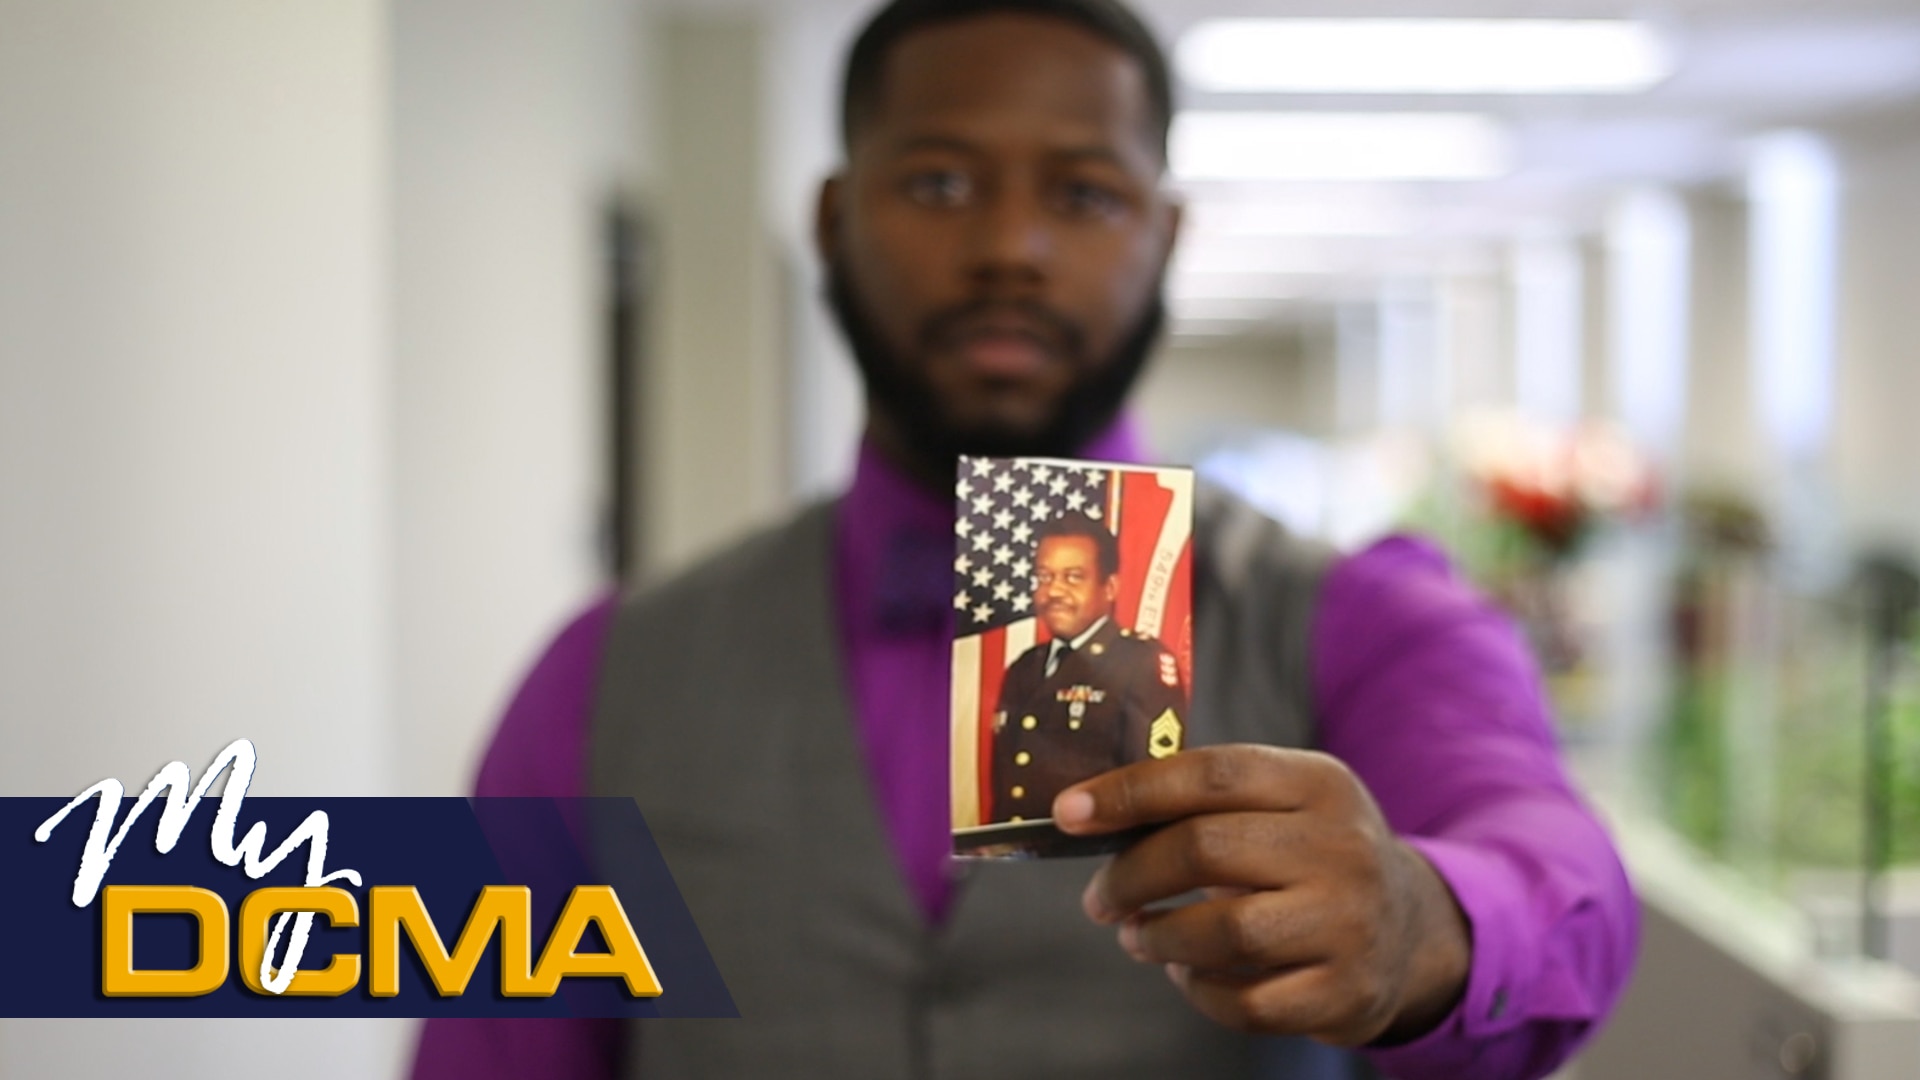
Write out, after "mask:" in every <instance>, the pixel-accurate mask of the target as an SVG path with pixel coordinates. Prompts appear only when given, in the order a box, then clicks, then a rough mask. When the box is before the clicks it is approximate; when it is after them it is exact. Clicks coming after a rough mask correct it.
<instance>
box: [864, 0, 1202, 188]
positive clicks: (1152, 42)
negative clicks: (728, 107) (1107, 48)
mask: <svg viewBox="0 0 1920 1080" xmlns="http://www.w3.org/2000/svg"><path fill="white" fill-rule="evenodd" d="M994 14H1015V15H1040V16H1044V17H1046V18H1052V19H1062V20H1065V21H1067V22H1070V23H1072V24H1074V25H1075V26H1078V27H1080V28H1081V29H1083V30H1087V31H1090V32H1092V33H1093V34H1094V35H1095V36H1097V37H1100V38H1102V39H1104V40H1106V41H1107V42H1109V43H1111V44H1113V45H1114V46H1116V47H1118V48H1119V49H1120V51H1122V52H1124V53H1126V54H1127V55H1128V56H1129V57H1131V58H1132V59H1133V61H1134V62H1135V63H1137V64H1139V65H1140V72H1141V74H1142V75H1144V76H1145V77H1146V81H1147V106H1148V108H1149V110H1150V116H1149V118H1148V119H1149V122H1150V123H1151V125H1152V128H1151V131H1150V134H1151V135H1152V136H1153V139H1154V144H1155V145H1156V146H1157V147H1158V148H1159V150H1160V159H1161V160H1162V161H1165V160H1166V157H1167V129H1168V128H1169V127H1170V126H1171V125H1172V123H1173V79H1172V76H1171V75H1169V74H1168V69H1167V55H1166V53H1164V52H1162V51H1161V49H1160V42H1159V41H1158V40H1156V39H1155V38H1154V36H1153V31H1151V30H1149V29H1147V25H1146V24H1145V23H1143V22H1141V21H1140V17H1139V16H1138V15H1135V14H1134V13H1133V12H1132V11H1131V10H1130V9H1128V8H1127V6H1126V5H1124V4H1122V3H1120V0H892V2H891V3H889V4H887V5H886V6H885V7H883V8H881V9H880V10H879V11H878V12H875V13H874V16H873V18H871V19H869V20H868V21H867V25H866V26H865V27H863V28H862V29H861V31H860V36H859V37H856V38H855V39H854V41H853V49H852V50H851V51H850V52H848V54H847V68H846V74H845V77H844V78H843V80H842V82H841V86H840V143H841V146H842V147H843V148H845V149H847V150H851V149H852V147H853V133H854V131H855V130H856V129H857V128H859V126H860V125H861V124H862V123H864V122H865V121H866V119H867V118H868V117H869V116H870V115H872V113H873V110H874V106H875V105H876V104H878V102H879V98H880V82H881V75H882V74H883V73H884V71H885V69H886V62H887V54H888V53H890V52H892V51H893V47H894V46H895V45H897V44H899V43H900V39H902V38H904V37H906V36H907V35H909V34H911V33H913V32H914V31H915V30H921V29H925V28H926V27H929V26H934V25H937V24H940V23H947V22H955V21H958V20H960V19H969V18H974V17H976V16H980V15H994Z"/></svg>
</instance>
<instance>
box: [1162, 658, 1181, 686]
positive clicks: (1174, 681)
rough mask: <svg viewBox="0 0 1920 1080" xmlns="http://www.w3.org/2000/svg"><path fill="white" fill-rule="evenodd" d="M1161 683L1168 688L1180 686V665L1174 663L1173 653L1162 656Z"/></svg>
mask: <svg viewBox="0 0 1920 1080" xmlns="http://www.w3.org/2000/svg"><path fill="white" fill-rule="evenodd" d="M1160 681H1161V682H1163V683H1166V684H1167V685H1168V686H1179V685H1180V665H1179V664H1177V663H1175V662H1174V659H1173V654H1172V653H1164V652H1163V653H1161V654H1160Z"/></svg>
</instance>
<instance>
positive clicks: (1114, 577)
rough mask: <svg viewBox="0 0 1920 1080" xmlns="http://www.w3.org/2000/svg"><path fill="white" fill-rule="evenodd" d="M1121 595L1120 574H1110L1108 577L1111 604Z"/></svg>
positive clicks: (1108, 596) (1108, 598)
mask: <svg viewBox="0 0 1920 1080" xmlns="http://www.w3.org/2000/svg"><path fill="white" fill-rule="evenodd" d="M1119 596H1120V575H1119V574H1110V575H1108V577H1107V603H1109V604H1111V603H1113V602H1114V601H1115V600H1116V599H1118V598H1119Z"/></svg>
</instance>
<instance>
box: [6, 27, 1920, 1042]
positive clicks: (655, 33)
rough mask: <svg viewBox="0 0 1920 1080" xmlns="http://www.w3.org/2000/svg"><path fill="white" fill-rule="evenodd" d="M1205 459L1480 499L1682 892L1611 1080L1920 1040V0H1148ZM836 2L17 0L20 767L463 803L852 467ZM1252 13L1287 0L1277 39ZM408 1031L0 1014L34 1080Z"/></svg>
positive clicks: (1523, 602)
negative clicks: (590, 614)
mask: <svg viewBox="0 0 1920 1080" xmlns="http://www.w3.org/2000/svg"><path fill="white" fill-rule="evenodd" d="M1143 8H1144V11H1145V13H1146V14H1147V15H1148V16H1149V17H1150V20H1151V21H1152V22H1153V23H1154V24H1155V26H1156V27H1157V28H1158V29H1159V30H1160V31H1161V33H1162V35H1163V40H1165V41H1166V42H1167V43H1168V44H1169V46H1170V47H1172V48H1173V49H1174V51H1175V56H1176V58H1177V62H1178V74H1179V83H1180V87H1179V95H1180V102H1181V105H1182V110H1181V113H1180V116H1179V119H1178V121H1177V124H1176V129H1175V133H1174V161H1173V166H1174V169H1173V171H1174V182H1175V183H1177V184H1178V185H1179V186H1180V188H1181V189H1182V190H1183V191H1184V192H1185V194H1186V196H1187V198H1188V200H1189V203H1190V207H1191V210H1190V218H1189V222H1190V225H1191V226H1192V227H1191V229H1190V232H1189V235H1188V236H1187V238H1186V242H1185V244H1184V246H1183V248H1182V250H1181V253H1180V255H1179V257H1178V262H1177V265H1176V267H1175V269H1174V271H1173V274H1172V277H1171V280H1170V283H1169V288H1170V296H1171V303H1172V311H1173V316H1174V317H1173V322H1172V327H1171V333H1170V335H1169V337H1168V339H1167V341H1166V343H1165V345H1164V347H1163V349H1162V350H1161V354H1160V356H1159V358H1158V360H1157V363H1156V365H1155V367H1154V368H1153V369H1152V371H1151V373H1150V374H1149V376H1148V378H1147V381H1146V383H1145V385H1144V386H1143V388H1142V390H1141V392H1140V393H1139V395H1138V396H1137V399H1136V402H1137V404H1136V414H1137V416H1138V418H1139V419H1140V420H1141V422H1142V424H1143V426H1144V428H1145V430H1146V431H1147V432H1148V434H1149V436H1150V441H1151V442H1152V444H1153V445H1154V447H1155V449H1156V452H1157V453H1158V455H1159V456H1160V457H1161V458H1163V459H1165V460H1168V461H1182V462H1191V463H1194V464H1196V465H1197V466H1198V467H1199V468H1200V469H1202V470H1203V471H1204V472H1206V473H1207V474H1209V475H1211V476H1213V477H1214V478H1215V479H1217V480H1219V481H1220V482H1222V483H1225V484H1228V485H1230V486H1233V487H1235V488H1237V489H1239V490H1240V491H1242V492H1243V493H1244V494H1246V495H1247V496H1248V497H1249V498H1251V499H1253V500H1254V501H1256V502H1257V503H1259V504H1260V505H1261V506H1263V507H1264V508H1266V509H1267V510H1269V511H1270V512H1271V513H1273V514H1275V515H1276V516H1278V517H1280V518H1282V519H1283V520H1285V521H1287V522H1288V523H1289V524H1291V525H1293V526H1294V527H1296V528H1298V529H1300V530H1302V531H1304V532H1309V533H1314V534H1318V535H1323V536H1326V537H1329V538H1332V539H1334V540H1337V541H1339V542H1341V543H1345V544H1355V543H1361V542H1364V541H1366V540H1367V539H1369V538H1371V537H1374V536H1378V535H1381V534H1382V533H1385V532H1388V531H1392V530H1394V529H1399V528H1408V527H1411V528H1418V529H1422V530H1425V531H1428V532H1430V533H1433V534H1435V535H1437V536H1439V537H1441V538H1442V539H1443V540H1445V541H1446V542H1447V543H1448V544H1449V546H1450V547H1451V549H1452V550H1453V551H1454V553H1455V554H1456V556H1457V557H1458V558H1459V560H1460V562H1461V565H1462V567H1463V569H1464V570H1465V571H1466V572H1467V573H1469V574H1471V575H1473V576H1474V577H1475V578H1476V579H1477V580H1478V581H1479V582H1480V583H1481V584H1482V585H1484V586H1485V587H1486V588H1487V589H1488V590H1489V591H1491V592H1492V593H1493V594H1494V595H1496V596H1497V597H1498V598H1500V599H1501V600H1502V602H1504V603H1506V604H1507V605H1508V606H1509V607H1510V608H1511V609H1512V610H1513V611H1514V613H1515V615H1516V617H1517V618H1519V619H1520V621H1521V622H1522V624H1523V625H1524V626H1525V628H1526V630H1527V632H1528V634H1529V635H1530V637H1531V639H1532V640H1533V642H1534V643H1535V645H1536V647H1537V649H1538V651H1539V653H1540V656H1541V659H1542V663H1543V665H1544V667H1545V668H1546V670H1547V672H1548V676H1549V680H1550V682H1551V684H1552V689H1553V692H1554V696H1555V699H1556V701H1557V703H1558V706H1559V713H1560V723H1561V727H1562V737H1563V739H1564V741H1565V743H1566V745H1567V747H1568V750H1569V754H1570V756H1571V758H1572V760H1573V762H1574V765H1575V767H1576V770H1577V771H1578V773H1579V774H1580V776H1581V778H1582V780H1583V782H1584V783H1585V784H1586V786H1587V788H1588V789H1589V791H1590V792H1591V793H1592V797H1593V798H1594V800H1595V801H1596V803H1598V804H1599V805H1600V806H1601V808H1602V809H1603V811H1604V812H1605V813H1606V815H1607V817H1608V818H1609V820H1610V821H1611V822H1612V823H1613V825H1614V827H1615V829H1616V830H1617V832H1618V834H1619V836H1620V839H1621V843H1622V847H1623V849H1624V851H1625V853H1626V855H1627V858H1628V861H1629V864H1630V866H1631V868H1632V870H1633V873H1634V875H1635V878H1636V881H1637V883H1638V885H1639V888H1640V890H1641V892H1642V894H1643V897H1644V899H1645V902H1646V907H1647V913H1646V920H1647V929H1646V934H1647V937H1646V949H1645V955H1644V957H1643V960H1642V963H1641V970H1640V975H1639V977H1638V979H1637V981H1636V983H1635V986H1634V988H1633V990H1632V991H1631V993H1630V995H1629V998H1628V1001H1627V1003H1626V1005H1625V1006H1624V1007H1623V1008H1622V1010H1621V1013H1620V1015H1619V1018H1618V1020H1617V1022H1616V1024H1615V1026H1614V1028H1613V1029H1612V1031H1611V1032H1610V1033H1609V1034H1608V1035H1607V1036H1606V1037H1605V1038H1603V1039H1602V1040H1601V1041H1600V1042H1599V1043H1598V1044H1597V1045H1596V1046H1595V1047H1593V1048H1592V1049H1591V1050H1590V1051H1589V1052H1588V1053H1587V1054H1586V1055H1585V1056H1584V1057H1583V1058H1582V1059H1581V1060H1580V1061H1579V1062H1578V1063H1576V1064H1575V1066H1573V1068H1572V1069H1571V1070H1570V1071H1569V1074H1568V1075H1570V1076H1579V1077H1582V1078H1585V1080H1606V1078H1614V1077H1621V1078H1624V1077H1686V1078H1715V1077H1728V1078H1735V1077H1738V1078H1741V1080H1747V1078H1754V1077H1776V1076H1778V1077H1791V1076H1820V1077H1828V1078H1832V1080H1850V1078H1860V1077H1909V1076H1913V1075H1915V1074H1916V1071H1917V1070H1920V1064H1916V1063H1920V989H1916V987H1917V986H1920V982H1917V981H1916V976H1915V974H1914V973H1915V972H1920V641H1917V640H1916V637H1917V635H1916V629H1920V628H1917V627H1916V623H1915V619H1914V616H1915V608H1916V606H1920V578H1916V573H1915V565H1916V564H1915V560H1916V555H1920V468H1916V467H1915V466H1914V464H1913V463H1914V462H1915V461H1916V460H1920V422H1916V420H1915V419H1914V417H1913V412H1914V406H1915V404H1916V403H1920V352H1917V351H1916V350H1917V349H1920V346H1917V345H1916V344H1915V343H1916V342H1920V285H1917V284H1916V283H1920V5H1917V4H1915V3H1913V2H1911V0H1827V2H1816V0H1654V2H1647V3H1628V2H1625V0H1584V2H1579V3H1573V2H1556V0H1532V2H1527V0H1477V2H1476V0H1399V2H1386V0H1348V2H1342V3H1333V2H1330V0H1323V2H1319V3H1310V2H1305V0H1154V2H1150V3H1144V4H1143ZM865 9H866V5H865V4H854V3H847V2H843V0H720V2H705V0H545V2H541V3H533V2H531V0H463V2H460V3H454V2H451V0H324V2H322V0H283V2H279V3H274V4H254V3H241V2H238V0H224V2H221V0H152V2H143V3H127V2H120V3H103V2H96V0H57V2H56V0H0V794H5V795H68V794H71V793H73V792H75V791H78V790H79V789H80V788H82V787H84V786H86V785H87V784H90V783H92V782H94V781H96V780H99V779H100V778H102V777H104V776H109V775H112V776H117V777H120V778H122V779H123V780H126V781H128V782H137V781H139V780H142V779H144V778H146V777H148V776H150V775H151V774H152V773H153V771H154V770H155V769H157V768H158V767H159V766H160V765H161V764H163V763H165V762H167V761H169V760H172V759H175V758H181V759H184V760H186V761H187V762H189V763H190V764H192V765H194V766H195V767H196V768H199V767H201V766H203V765H204V763H205V761H206V760H207V759H208V758H210V756H211V755H212V754H213V753H214V752H215V751H216V750H217V749H218V748H219V747H221V746H223V745H225V743H227V742H228V741H229V740H231V739H233V738H236V737H239V736H246V737H249V738H251V739H253V740H254V742H255V743H256V745H257V746H258V747H259V751H260V755H261V768H260V772H259V774H258V776H257V778H256V781H255V785H254V791H255V792H257V793H262V794H408V795H456V794H462V793H464V792H465V790H466V789H467V787H468V784H469V782H470V779H471V776H472V773H473V770H474V767H475V764H476V762H477V760H478V754H479V752H480V749H481V747H482V746H483V745H484V740H485V738H486V736H487V734H488V732H489V730H490V727H491V725H492V723H493V721H494V719H495V718H496V717H497V714H498V712H499V710H500V708H501V707H502V705H503V704H504V701H505V697H506V695H507V694H508V693H509V692H510V691H511V689H512V687H513V686H514V685H515V684H516V682H517V680H518V678H519V676H520V675H521V674H522V672H523V671H524V670H525V668H526V666H527V665H528V664H529V663H530V662H531V660H532V658H533V657H534V655H535V654H536V652H537V650H538V649H539V647H540V646H541V645H542V643H543V642H544V641H545V639H546V638H547V637H548V636H549V635H550V634H551V633H552V632H553V631H554V630H555V629H556V627H557V626H558V625H559V624H560V623H561V621H562V620H564V619H565V618H566V617H567V615H568V614H569V613H570V612H571V611H573V610H575V609H577V608H578V607H579V606H580V605H581V604H583V603H584V602H586V601H587V600H589V599H590V598H591V597H592V596H593V595H594V594H595V593H596V590H598V589H601V588H604V587H605V586H606V585H607V584H608V583H609V582H612V581H614V580H616V579H622V578H624V579H636V578H643V577H646V576H650V575H654V574H658V573H662V572H665V571H668V570H671V569H673V568H675V567H678V566H683V565H685V564H686V563H687V562H688V561H689V560H691V559H693V558H695V557H697V556H698V555H699V554H701V553H702V552H704V551H707V550H709V549H711V548H712V546H713V545H715V544H716V543H719V542H721V541H724V540H725V539H727V538H729V537H732V536H734V535H737V534H738V533H740V532H741V531H742V530H744V529H747V528H749V527H751V526H753V525H755V524H758V523H762V522H767V521H770V520H773V519H776V518H777V517H779V516H780V515H781V514H782V513H783V512H785V511H786V510H787V509H789V508H791V507H792V506H794V505H795V504H796V503H797V502H798V501H800V500H803V499H807V498H812V497H816V496H819V495H823V494H826V493H830V492H832V491H833V490H835V489H836V488H837V487H838V486H839V485H840V484H842V483H843V482H844V481H845V479H846V477H847V475H848V471H849V466H850V464H851V460H852V450H853V446H854V441H855V438H856V436H857V425H858V420H859V403H858V398H857V393H856V387H855V381H854V374H853V369H852V367H851V365H850V363H849V362H848V361H847V359H846V358H845V356H844V354H843V350H842V348H841V346H840V343H839V342H838V340H837V339H836V337H835V335H834V333H833V331H832V328H831V325H830V323H829V321H828V319H827V316H826V314H825V312H824V310H823V308H822V307H821V306H820V304H819V303H818V301H817V296H818V293H819V291H820V280H819V275H818V272H817V268H816V266H815V263H814V258H813V255H812V252H811V250H810V246H809V241H808V229H809V218H810V214H811V210H812V199H813V195H814V191H815V186H816V184H817V183H818V181H819V179H820V178H821V177H822V176H823V175H825V174H826V173H827V172H828V171H829V170H830V169H831V168H832V167H833V165H834V162H835V159H836V156H837V148H836V143H835V136H834V129H833V124H832V119H831V118H832V117H833V115H834V113H835V99H836V93H837V90H836V86H835V79H836V76H837V71H838V65H839V62H840V55H841V50H842V49H843V47H844V45H845V43H846V41H847V40H848V38H849V36H850V34H851V31H852V29H853V28H854V27H855V26H857V25H858V21H859V19H860V18H861V16H862V15H863V14H864V12H865ZM1239 20H1256V21H1239ZM411 1031H412V1029H411V1026H410V1025H409V1024H406V1023H401V1022H360V1021H338V1022H311V1021H309V1022H286V1023H279V1024H274V1023H260V1022H250V1023H238V1022H218V1021H204V1022H194V1023H182V1022H145V1023H117V1024H103V1023H96V1022H79V1021H63V1022H23V1021H5V1022H0V1076H4V1077H7V1078H13V1077H21V1078H26V1077H47V1076H80V1077H92V1076H108V1075H118V1074H122V1073H132V1072H135V1071H136V1070H137V1071H138V1072H139V1073H141V1074H142V1075H146V1076H150V1077H173V1076H181V1077H184V1076H196V1077H225V1076H234V1077H238V1076H243V1075H253V1074H255V1073H256V1072H258V1071H259V1070H260V1069H262V1068H263V1067H270V1068H272V1069H273V1071H274V1072H275V1073H276V1074H278V1075H280V1076H283V1077H289V1078H298V1077H309V1076H311V1077H319V1076H323V1075H326V1076H332V1075H352V1076H383V1075H393V1074H395V1072H396V1071H397V1070H398V1069H399V1068H400V1065H399V1063H400V1062H401V1061H402V1059H403V1057H404V1055H405V1053H406V1052H407V1050H408V1049H409V1047H410V1044H411V1038H412V1034H411Z"/></svg>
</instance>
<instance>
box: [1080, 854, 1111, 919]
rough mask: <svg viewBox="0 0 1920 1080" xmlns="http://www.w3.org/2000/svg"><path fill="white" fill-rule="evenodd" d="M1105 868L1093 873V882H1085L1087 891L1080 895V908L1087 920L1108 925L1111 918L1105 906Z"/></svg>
mask: <svg viewBox="0 0 1920 1080" xmlns="http://www.w3.org/2000/svg"><path fill="white" fill-rule="evenodd" d="M1106 886H1107V868H1106V867H1104V866H1103V867H1101V868H1100V869H1098V870H1095V871H1094V872H1093V880H1091V881H1089V882H1087V891H1086V892H1083V893H1081V894H1080V907H1081V909H1082V910H1084V911H1085V912H1086V913H1087V918H1089V919H1092V920H1093V921H1094V922H1097V923H1108V922H1112V921H1113V917H1112V916H1111V915H1109V914H1107V904H1106V897H1105V893H1106Z"/></svg>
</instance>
